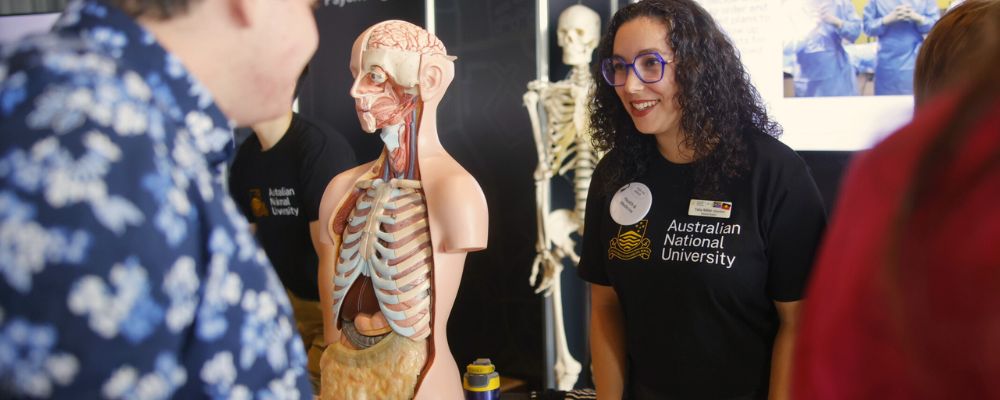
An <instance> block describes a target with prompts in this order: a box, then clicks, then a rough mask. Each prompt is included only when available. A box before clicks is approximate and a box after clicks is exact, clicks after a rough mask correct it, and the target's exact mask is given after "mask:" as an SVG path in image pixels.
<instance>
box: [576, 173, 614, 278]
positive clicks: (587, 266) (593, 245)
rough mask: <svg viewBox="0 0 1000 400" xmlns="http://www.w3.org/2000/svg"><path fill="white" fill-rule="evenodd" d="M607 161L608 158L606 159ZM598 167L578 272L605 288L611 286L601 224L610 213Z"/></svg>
mask: <svg viewBox="0 0 1000 400" xmlns="http://www.w3.org/2000/svg"><path fill="white" fill-rule="evenodd" d="M605 159H607V157H605ZM600 169H601V166H600V165H598V166H597V168H596V169H595V170H594V175H593V179H592V180H591V181H590V188H589V189H588V190H587V208H586V211H585V216H584V222H583V246H582V249H581V251H580V265H578V266H577V269H576V272H577V275H579V276H580V278H582V279H583V280H585V281H587V282H590V283H595V284H598V285H603V286H611V280H610V279H608V271H607V267H606V264H605V262H606V261H607V259H608V257H607V249H606V248H605V247H604V241H603V240H602V238H601V231H602V229H601V224H603V223H604V220H605V216H606V215H607V213H608V210H607V208H606V207H604V204H605V203H607V202H606V201H605V200H604V198H605V197H604V196H603V195H602V192H603V190H601V188H603V187H604V180H603V179H602V178H601V176H602V175H604V174H600V173H599V171H600Z"/></svg>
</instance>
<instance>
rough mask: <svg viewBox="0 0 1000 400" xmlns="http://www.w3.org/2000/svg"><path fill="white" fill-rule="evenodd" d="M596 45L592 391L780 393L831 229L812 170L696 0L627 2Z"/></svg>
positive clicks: (590, 218)
mask: <svg viewBox="0 0 1000 400" xmlns="http://www.w3.org/2000/svg"><path fill="white" fill-rule="evenodd" d="M597 52H598V60H599V61H600V62H599V63H597V64H596V65H595V67H594V75H595V76H601V77H602V78H600V79H597V82H596V83H597V87H596V89H595V98H594V102H593V103H592V109H591V126H592V127H593V129H594V140H595V144H596V145H597V146H598V148H600V149H601V150H604V151H608V153H607V155H606V156H605V157H604V159H603V160H601V162H600V163H599V164H598V166H597V168H596V170H595V172H594V178H593V181H592V183H591V187H590V192H589V195H588V199H587V210H586V220H585V224H584V228H585V231H584V237H583V249H582V253H581V260H580V265H579V269H578V273H579V275H580V276H581V277H582V278H583V279H584V280H586V281H588V282H590V283H592V285H590V287H591V303H592V304H591V326H590V335H591V339H590V341H591V353H592V357H593V371H594V381H595V386H596V389H597V392H598V397H599V398H621V397H622V396H623V395H624V396H625V397H627V398H632V399H765V398H768V396H769V394H770V395H771V396H772V398H783V396H785V395H787V389H788V388H787V375H788V367H789V363H790V360H791V351H792V346H791V344H792V343H793V340H794V335H795V325H796V322H795V321H796V314H797V310H798V308H799V304H800V302H801V301H800V300H801V298H802V291H803V287H804V285H805V283H806V280H807V278H808V274H809V270H810V267H811V265H812V262H813V257H814V253H815V249H816V246H817V243H818V242H819V239H820V236H821V233H822V231H823V229H824V227H825V224H826V215H825V211H824V207H823V204H822V200H821V197H820V194H819V190H818V189H817V188H816V184H815V182H813V179H812V177H811V175H810V173H809V171H808V168H807V167H806V165H805V163H804V162H803V161H802V159H801V158H799V157H798V155H796V154H795V152H794V151H792V150H791V149H789V148H788V147H787V146H785V145H784V144H782V143H781V142H779V141H778V140H777V139H776V138H775V137H776V136H778V135H779V133H780V127H778V125H777V124H776V123H775V122H773V121H771V120H770V118H769V117H768V115H767V114H766V112H765V110H764V107H763V105H762V104H761V100H760V96H759V94H758V92H757V91H756V89H755V88H754V87H753V86H752V85H751V84H750V81H749V76H748V74H747V73H746V71H745V70H744V68H743V65H742V63H741V62H740V60H739V56H738V54H737V51H736V49H735V48H734V47H733V45H732V44H731V43H730V41H729V40H728V38H727V37H726V36H725V34H724V33H723V32H722V31H721V30H720V29H719V27H718V26H717V25H716V23H715V21H714V20H713V19H712V17H711V16H710V15H709V14H708V13H707V12H706V11H705V10H704V9H702V8H701V7H700V6H698V5H697V4H695V2H694V1H692V0H645V1H642V2H639V3H636V4H631V5H628V6H626V7H625V8H623V9H621V10H620V11H618V13H617V14H615V16H614V18H613V20H612V21H611V23H610V25H609V28H608V31H607V33H606V34H605V35H604V37H603V38H602V41H601V44H600V46H599V47H598V49H597Z"/></svg>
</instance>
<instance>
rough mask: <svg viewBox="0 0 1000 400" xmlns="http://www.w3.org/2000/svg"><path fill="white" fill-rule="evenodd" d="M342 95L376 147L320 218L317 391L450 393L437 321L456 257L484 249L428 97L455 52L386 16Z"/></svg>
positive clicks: (456, 387)
mask: <svg viewBox="0 0 1000 400" xmlns="http://www.w3.org/2000/svg"><path fill="white" fill-rule="evenodd" d="M351 72H352V74H353V75H354V77H355V80H354V84H353V86H352V87H351V96H352V97H354V99H355V101H356V110H357V113H358V119H359V120H360V121H361V125H362V128H363V129H364V130H365V131H366V132H369V133H373V132H375V131H376V130H379V129H381V132H380V136H381V138H382V140H383V142H384V143H385V149H384V150H383V151H382V154H381V156H380V157H379V158H378V159H377V160H375V161H372V162H369V163H366V164H364V165H361V166H358V167H356V168H354V169H351V170H348V171H346V172H344V173H342V174H340V175H338V176H336V177H335V178H334V179H333V180H332V181H331V182H330V185H329V186H328V187H327V189H326V193H325V194H324V196H323V202H322V204H321V207H320V218H321V220H322V221H327V222H326V224H325V225H326V232H324V233H323V235H322V237H323V240H330V241H331V242H332V243H333V244H334V245H335V246H334V248H335V249H336V252H337V254H336V256H335V257H333V259H335V260H336V264H335V265H322V266H320V268H321V270H320V286H321V291H320V294H321V296H322V297H323V305H324V310H323V313H324V328H325V329H324V330H325V332H324V336H325V338H326V341H327V344H328V347H327V350H326V351H325V352H324V354H323V359H322V361H321V365H322V374H323V378H322V379H323V380H322V385H321V386H322V393H321V397H322V398H323V399H362V398H368V399H408V398H417V399H460V398H462V385H461V379H460V376H459V374H458V367H457V365H456V362H455V360H454V358H453V357H452V355H451V351H450V349H449V347H448V341H447V337H446V326H447V322H448V315H449V314H450V312H451V308H452V305H453V304H454V301H455V296H456V294H457V292H458V285H459V282H460V281H461V277H462V268H463V264H464V262H465V256H466V254H467V253H468V252H469V251H475V250H480V249H483V248H485V247H486V237H487V223H488V222H487V209H486V200H485V197H484V196H483V193H482V190H481V189H480V187H479V184H478V183H477V182H476V181H475V179H474V178H473V177H472V176H471V175H470V174H469V173H468V172H466V171H465V169H463V168H462V167H461V166H460V165H458V163H457V162H455V160H454V159H453V158H451V156H450V155H448V153H447V152H445V150H444V148H443V147H442V146H441V143H440V141H439V140H438V136H437V118H436V110H437V106H438V104H439V102H440V100H441V97H442V96H443V95H444V92H445V90H446V89H447V87H448V85H449V84H450V83H451V80H452V79H453V77H454V57H451V56H448V55H447V53H446V51H445V47H444V44H442V43H441V41H440V40H438V39H437V38H436V37H434V35H432V34H430V33H428V32H427V31H425V30H423V29H422V28H420V27H418V26H416V25H413V24H410V23H408V22H404V21H385V22H381V23H379V24H376V25H374V26H372V27H371V28H368V29H367V30H366V31H365V32H364V33H362V34H361V36H360V37H359V38H358V39H357V40H356V41H355V43H354V46H353V48H352V52H351Z"/></svg>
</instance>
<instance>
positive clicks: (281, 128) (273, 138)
mask: <svg viewBox="0 0 1000 400" xmlns="http://www.w3.org/2000/svg"><path fill="white" fill-rule="evenodd" d="M290 126H292V112H291V111H288V113H286V114H285V115H282V116H280V117H278V118H275V119H271V120H267V121H264V122H258V123H256V124H253V125H252V126H251V128H252V129H253V133H254V134H255V135H257V139H258V140H260V150H261V151H268V150H270V149H271V148H272V147H274V145H275V144H278V142H279V141H281V138H283V137H285V133H287V132H288V128H289V127H290Z"/></svg>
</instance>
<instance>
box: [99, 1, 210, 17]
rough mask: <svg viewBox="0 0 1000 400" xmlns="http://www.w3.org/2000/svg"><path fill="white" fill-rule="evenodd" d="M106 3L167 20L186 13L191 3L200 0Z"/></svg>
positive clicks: (130, 13)
mask: <svg viewBox="0 0 1000 400" xmlns="http://www.w3.org/2000/svg"><path fill="white" fill-rule="evenodd" d="M107 1H108V3H110V4H112V5H114V6H115V7H118V8H120V9H122V11H124V12H125V13H126V14H128V15H129V16H131V17H133V18H135V17H148V18H154V19H159V20H167V19H170V18H173V17H176V16H178V15H183V14H184V13H187V11H188V9H189V8H191V5H192V4H194V3H196V2H199V1H201V0H107Z"/></svg>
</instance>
